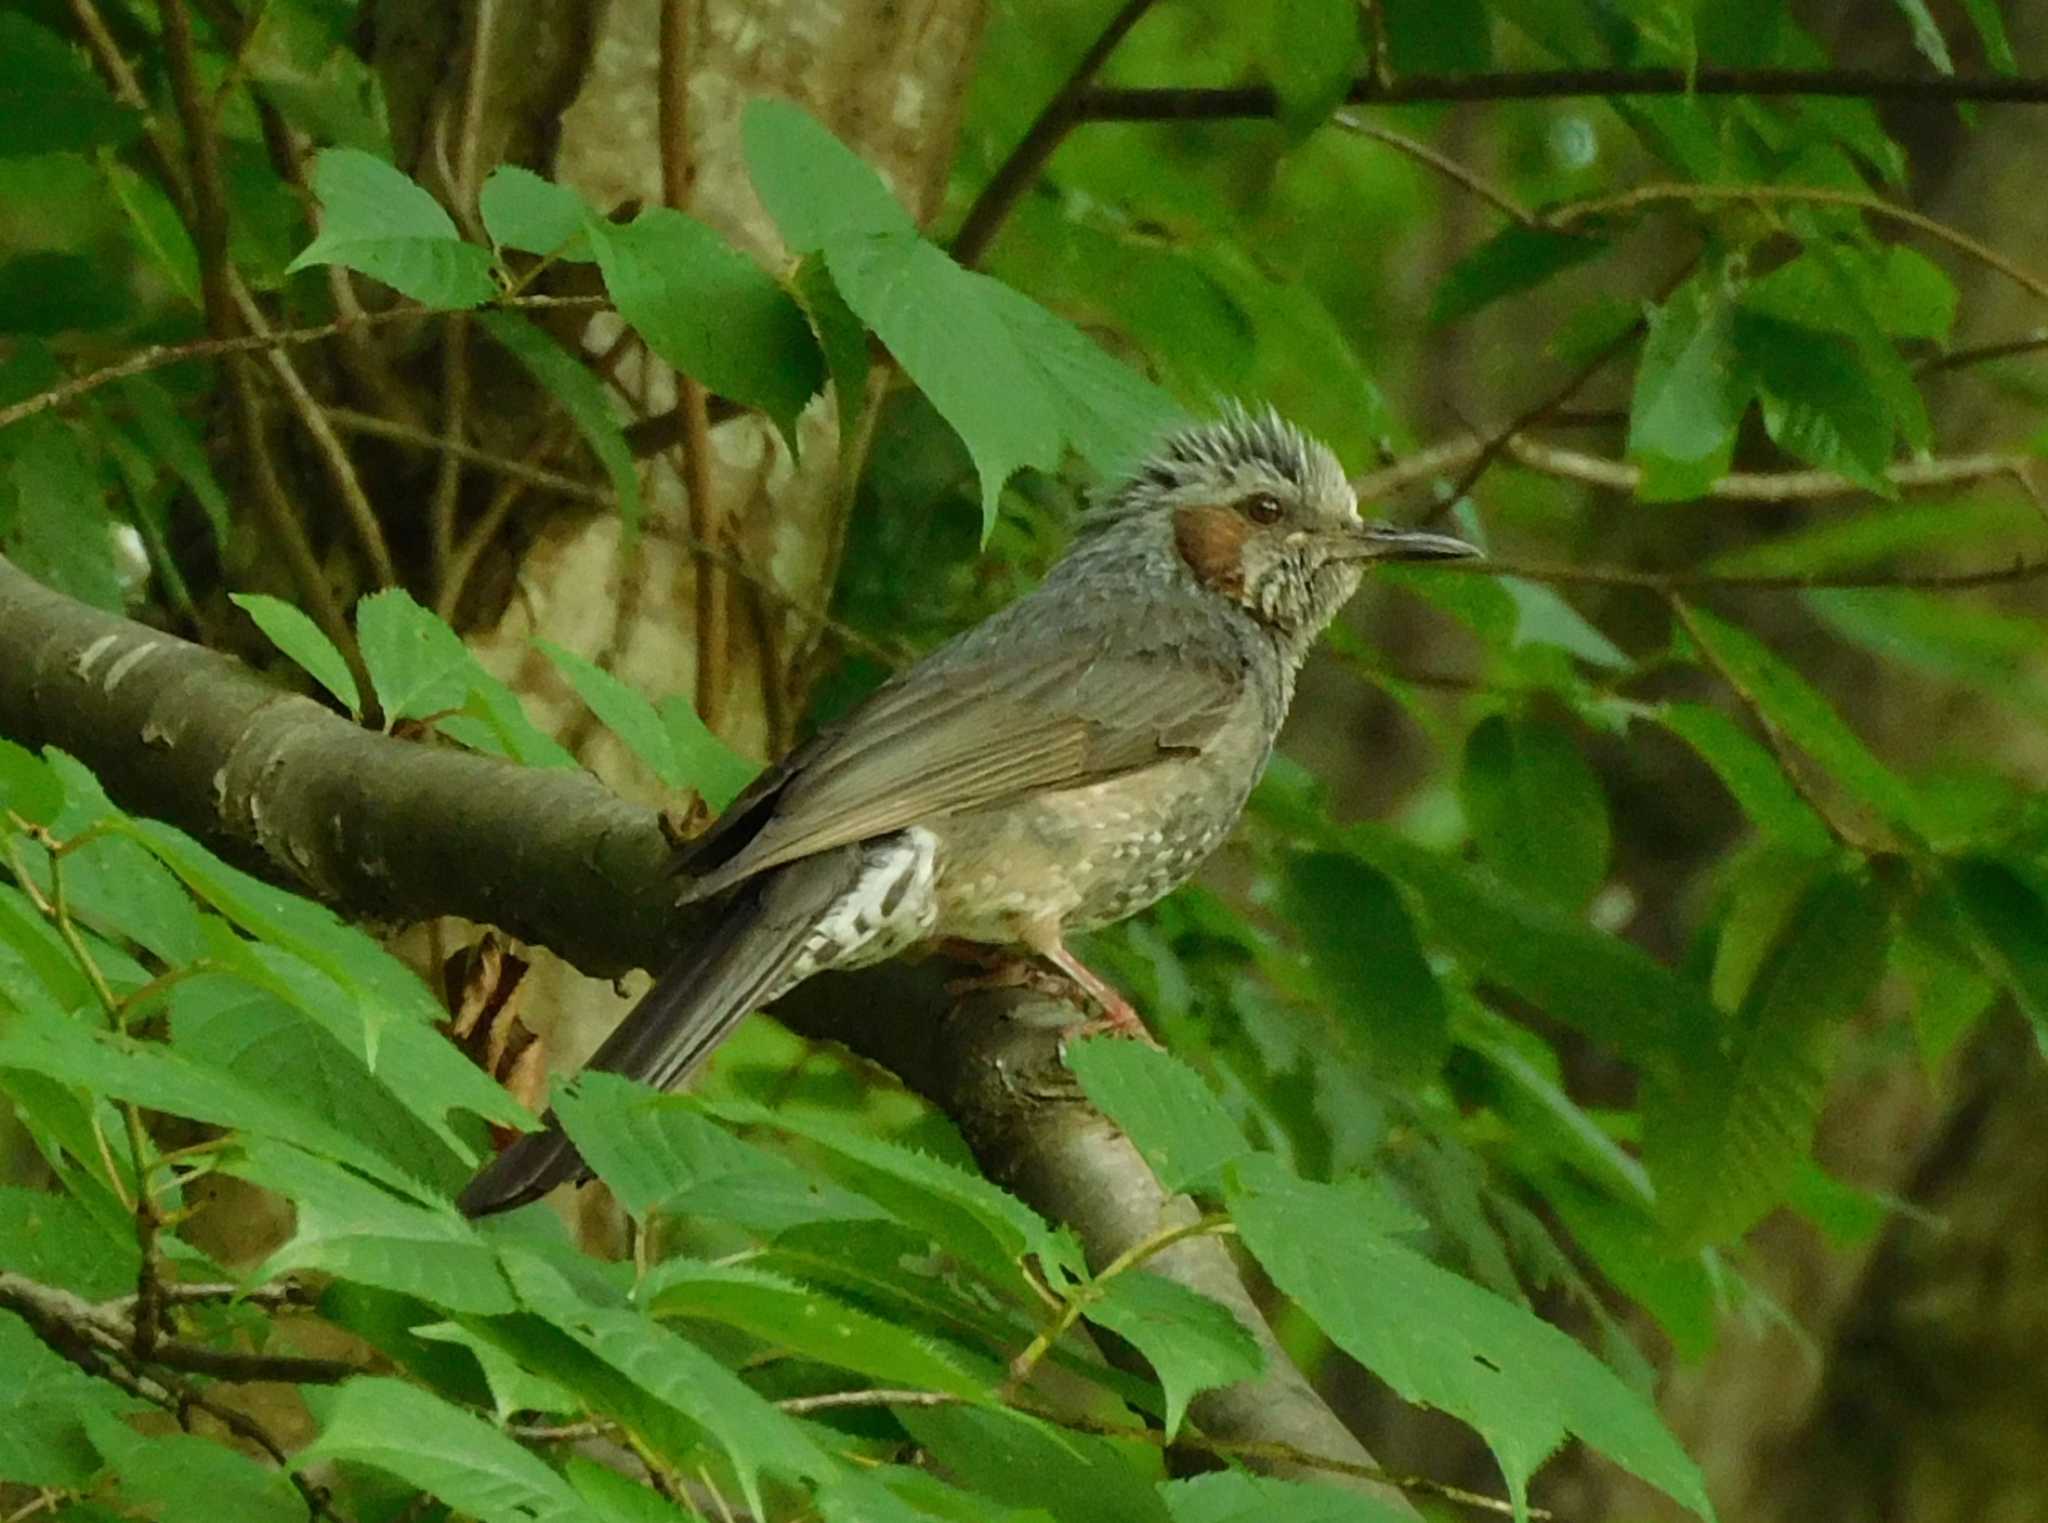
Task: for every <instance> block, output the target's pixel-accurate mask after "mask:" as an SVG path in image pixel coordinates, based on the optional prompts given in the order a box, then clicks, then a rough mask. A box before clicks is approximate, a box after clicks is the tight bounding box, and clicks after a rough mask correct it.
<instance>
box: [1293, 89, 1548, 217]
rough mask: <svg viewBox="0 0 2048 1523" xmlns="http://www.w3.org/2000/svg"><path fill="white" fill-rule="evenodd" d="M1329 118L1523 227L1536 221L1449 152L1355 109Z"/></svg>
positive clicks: (1502, 192) (1347, 130)
mask: <svg viewBox="0 0 2048 1523" xmlns="http://www.w3.org/2000/svg"><path fill="white" fill-rule="evenodd" d="M1331 120H1332V121H1334V122H1335V123H1336V124H1337V125H1338V126H1339V127H1342V128H1343V129H1344V130H1345V131H1346V132H1354V133H1356V134H1357V135H1358V136H1360V137H1364V138H1371V139H1372V140H1373V141H1374V142H1375V143H1384V144H1386V145H1387V147H1389V148H1391V149H1393V150H1394V151H1395V152H1396V153H1404V154H1406V155H1407V156H1408V157H1409V158H1411V159H1413V160H1415V162H1416V163H1418V164H1422V165H1426V166H1427V167H1428V168H1430V169H1433V170H1435V171H1436V172H1437V173H1438V174H1440V175H1442V176H1443V177H1444V178H1445V179H1447V180H1449V181H1451V182H1452V183H1453V184H1456V185H1462V186H1463V187H1464V188H1465V189H1467V190H1469V191H1471V192H1472V194H1473V195H1475V196H1477V197H1479V199H1480V200H1482V201H1484V202H1486V203H1488V204H1489V205H1490V206H1492V207H1494V208H1495V209H1496V210H1498V211H1501V212H1504V213H1505V214H1506V215H1507V216H1508V217H1509V218H1510V219H1511V220H1513V221H1515V222H1519V223H1520V224H1521V225H1522V226H1523V227H1534V226H1536V225H1537V217H1536V214H1535V213H1534V212H1532V211H1530V210H1529V208H1528V207H1526V206H1524V205H1522V203H1521V202H1519V201H1517V200H1516V199H1515V198H1514V197H1513V196H1512V195H1510V194H1509V193H1508V192H1507V191H1505V190H1503V189H1502V188H1501V187H1500V186H1498V185H1496V184H1494V183H1493V181H1491V180H1489V179H1487V178H1486V177H1485V176H1484V175H1482V174H1480V173H1479V171H1478V170H1476V169H1473V168H1472V167H1470V166H1469V165H1466V164H1460V163H1459V162H1458V161H1457V160H1456V159H1454V158H1452V157H1451V156H1450V155H1449V154H1447V153H1442V152H1439V151H1438V150H1437V149H1435V148H1432V147H1430V146H1429V144H1427V143H1425V142H1423V141H1421V140H1420V139H1419V138H1412V137H1410V136H1408V134H1407V133H1405V132H1396V131H1394V130H1393V128H1391V127H1382V126H1380V125H1378V124H1377V123H1375V122H1368V121H1366V120H1365V119H1364V118H1363V117H1361V116H1360V115H1359V114H1358V113H1357V112H1355V111H1339V112H1338V113H1337V114H1336V115H1335V116H1334V117H1332V118H1331Z"/></svg>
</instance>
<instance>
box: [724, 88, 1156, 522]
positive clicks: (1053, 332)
mask: <svg viewBox="0 0 2048 1523" xmlns="http://www.w3.org/2000/svg"><path fill="white" fill-rule="evenodd" d="M745 132H746V142H747V162H748V166H749V168H750V169H751V171H752V173H753V176H754V184H755V188H756V189H757V190H758V191H759V192H760V195H761V199H762V201H763V202H764V203H765V204H766V205H767V207H768V210H769V213H770V215H772V216H773V217H774V218H775V221H776V225H777V226H778V227H779V228H781V230H782V235H783V237H784V238H785V239H787V240H788V242H789V245H790V247H791V248H792V249H793V250H795V251H796V252H797V253H799V254H809V253H813V252H817V253H821V254H822V255H823V256H824V262H825V268H826V269H827V270H828V271H830V273H831V277H832V281H833V284H834V286H835V287H836V288H837V289H838V291H839V293H840V295H841V296H842V297H844V298H845V301H846V304H847V306H848V307H849V308H851V309H852V311H853V312H854V314H855V315H856V316H858V317H859V318H860V320H861V321H862V322H864V323H866V324H867V325H868V327H869V328H871V329H873V330H874V333H875V336H876V337H877V338H879V339H880V340H881V341H882V342H883V343H884V344H886V345H887V346H888V348H889V352H890V354H891V355H892V356H894V358H895V360H896V362H897V363H898V364H899V365H901V366H902V367H903V371H904V373H905V374H906V375H908V376H909V377H910V379H911V380H912V381H914V382H915V383H916V384H917V386H918V387H919V389H920V390H922V391H923V392H924V394H925V395H926V396H927V397H928V398H930V400H931V403H932V405H933V406H934V407H935V408H937V409H938V412H939V415H940V416H941V417H943V418H944V419H945V420H946V421H947V422H948V423H949V424H951V425H952V426H953V428H954V429H955V430H957V431H958V432H959V434H960V437H961V439H962V440H963V441H965V443H966V445H967V449H968V453H969V454H971V455H972V456H973V457H974V463H975V468H976V470H977V471H978V472H979V474H980V477H981V510H982V523H983V532H984V534H986V532H987V530H988V528H989V526H990V525H992V524H993V522H994V519H995V511H996V498H997V495H998V493H1000V491H1001V490H1002V486H1003V483H1004V482H1005V481H1007V480H1008V479H1009V478H1010V476H1011V474H1012V473H1013V472H1015V471H1016V470H1018V469H1019V468H1020V467H1023V466H1035V467H1037V468H1038V469H1040V470H1050V469H1052V468H1053V467H1055V466H1057V465H1058V464H1059V463H1060V459H1061V456H1062V455H1063V454H1064V453H1065V451H1066V450H1067V449H1069V448H1071V449H1074V450H1077V451H1079V452H1080V453H1081V454H1083V455H1085V456H1087V457H1088V459H1089V460H1090V461H1091V462H1092V463H1094V464H1095V465H1097V466H1098V467H1100V468H1108V469H1113V468H1116V467H1120V466H1122V465H1125V464H1127V463H1128V462H1129V461H1130V460H1131V459H1133V458H1134V457H1135V456H1136V455H1137V454H1138V452H1139V451H1140V450H1142V449H1143V448H1144V446H1145V445H1146V444H1147V443H1149V442H1150V440H1151V439H1152V437H1153V436H1154V435H1155V434H1156V433H1157V432H1158V431H1159V430H1160V428H1161V427H1163V426H1164V425H1165V424H1167V423H1168V422H1170V421H1171V420H1172V418H1173V416H1174V412H1175V410H1174V408H1173V405H1172V404H1171V402H1169V401H1168V400H1167V398H1165V397H1164V396H1163V395H1161V394H1160V393H1159V392H1157V391H1156V390H1155V389H1154V388H1152V387H1151V386H1150V385H1148V384H1147V383H1146V382H1144V381H1142V380H1141V379H1139V378H1138V377H1137V376H1136V375H1133V374H1132V373H1131V372H1130V371H1129V370H1127V369H1125V368H1124V367H1123V366H1121V365H1118V364H1116V363H1115V362H1113V361H1112V360H1110V359H1109V358H1108V357H1107V356H1105V355H1104V354H1103V353H1102V352H1101V350H1099V349H1098V348H1096V347H1095V345H1094V344H1092V343H1090V342H1089V341H1088V340H1087V339H1086V338H1084V337H1083V336H1082V335H1081V334H1080V333H1079V332H1078V331H1077V330H1076V329H1074V328H1073V327H1071V326H1070V325H1068V324H1067V323H1064V322H1062V321H1060V320H1059V319H1058V318H1056V317H1054V316H1053V315H1052V314H1050V313H1048V312H1046V311H1045V310H1044V309H1043V308H1041V307H1039V306H1037V305H1036V304H1035V303H1032V302H1029V301H1025V300H1023V299H1022V298H1020V297H1019V296H1018V295H1017V293H1016V292H1015V291H1013V290H1011V289H1010V288H1009V287H1007V286H1004V285H1001V284H999V283H998V282H996V281H993V280H990V279H989V278H988V277H986V276H984V275H978V274H975V273H974V272H972V271H970V270H963V269H961V268H960V267H959V266H958V265H956V264H954V263H953V261H952V260H950V259H948V258H947V257H946V255H945V254H944V253H942V252H941V251H940V250H938V249H937V248H934V247H933V246H932V245H931V244H929V243H927V242H925V241H924V239H923V238H921V237H920V236H919V235H918V231H917V227H916V225H915V224H914V223H913V222H912V221H911V220H910V217H909V215H908V214H907V213H906V212H905V211H904V210H903V208H902V207H901V206H900V205H898V204H897V202H896V200H895V198H894V197H892V196H891V195H890V194H889V192H888V191H887V190H886V189H885V188H884V187H883V185H882V182H881V180H880V179H879V178H878V177H877V176H876V175H875V174H874V172H873V171H872V170H870V169H868V168H867V166H866V165H864V164H862V163H861V162H860V160H859V159H858V158H856V157H855V156H854V155H853V154H851V153H850V152H848V150H847V149H846V148H845V147H844V146H843V145H841V144H840V143H839V142H838V141H837V140H836V139H834V138H833V137H832V135H831V134H830V133H828V132H826V131H825V130H824V128H822V127H820V126H819V125H818V124H817V122H815V121H813V120H812V119H811V118H810V117H808V116H806V115H804V114H803V112H801V111H799V110H797V109H796V108H794V107H792V106H788V105H784V104H781V103H779V102H771V101H763V102H758V103H756V104H755V105H753V106H752V107H750V108H749V109H748V111H747V115H746V122H745Z"/></svg>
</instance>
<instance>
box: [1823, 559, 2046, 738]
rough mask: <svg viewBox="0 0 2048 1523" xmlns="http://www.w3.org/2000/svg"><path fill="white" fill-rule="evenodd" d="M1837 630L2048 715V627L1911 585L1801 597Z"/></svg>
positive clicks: (1897, 660)
mask: <svg viewBox="0 0 2048 1523" xmlns="http://www.w3.org/2000/svg"><path fill="white" fill-rule="evenodd" d="M1800 601H1801V602H1802V603H1804V604H1805V605H1806V606H1807V607H1808V608H1809V609H1811V610H1812V612H1813V613H1814V614H1815V615H1816V616H1817V617H1818V618H1819V619H1820V621H1821V622H1822V623H1823V624H1825V625H1826V626H1827V627H1828V628H1829V629H1831V630H1833V631H1834V632H1835V633H1836V634H1838V635H1840V636H1841V637H1842V638H1843V639H1845V640H1847V641H1849V642H1850V643H1851V644H1853V645H1860V646H1861V647H1863V648H1864V649H1865V650H1867V651H1870V652H1871V653H1872V654H1874V655H1876V656H1877V657H1879V658H1880V659H1881V660H1883V661H1884V662H1885V663H1886V664H1887V665H1888V666H1892V667H1918V668H1919V669H1920V670H1922V671H1925V672H1929V673H1932V674H1933V675H1934V676H1936V677H1938V678H1940V679H1942V680H1943V681H1946V682H1951V683H1957V684H1961V685H1964V686H1967V687H1972V688H1975V689H1976V690H1977V691H1979V692H1981V693H1985V694H1988V695H1989V696H1991V697H1993V698H1996V699H1997V700H1999V701H2000V702H2001V703H2006V704H2009V705H2011V706H2012V708H2013V709H2014V710H2015V711H2017V712H2018V713H2020V714H2021V715H2023V716H2024V717H2026V718H2027V719H2029V720H2035V721H2037V720H2039V719H2040V718H2042V717H2044V716H2048V679H2044V677H2043V675H2042V673H2041V672H2040V670H2039V669H2038V666H2037V663H2036V661H2035V657H2036V656H2037V655H2038V654H2039V652H2040V650H2041V646H2042V642H2043V640H2044V639H2048V625H2043V624H2042V622H2041V621H2040V620H2039V619H2032V618H2028V617H2026V616H2025V615H2023V614H2016V613H2005V612H2002V611H2000V610H1999V609H1996V608H1993V607H1990V606H1988V605H1985V604H1981V603H1967V602H1964V601H1962V600H1960V599H1958V598H1956V597H1955V596H1954V595H1952V594H1951V595H1948V596H1941V595H1939V594H1936V593H1932V592H1926V591H1921V590H1918V589H1915V588H1910V587H1816V588H1813V589H1811V590H1809V591H1807V592H1804V593H1802V594H1800Z"/></svg>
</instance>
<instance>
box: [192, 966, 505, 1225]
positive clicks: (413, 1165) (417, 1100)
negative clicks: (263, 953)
mask: <svg viewBox="0 0 2048 1523" xmlns="http://www.w3.org/2000/svg"><path fill="white" fill-rule="evenodd" d="M309 971H310V970H309ZM277 988H278V986H271V987H257V986H254V985H251V984H249V983H245V982H243V981H242V980H241V979H240V978H237V977H230V976H228V975H226V974H218V973H199V974H195V975H193V976H192V977H189V978H186V979H183V980H181V981H180V982H179V983H178V985H177V986H176V987H175V988H174V989H172V990H171V992H170V995H169V1004H170V1011H171V1038H172V1045H173V1046H174V1047H175V1049H176V1050H177V1051H178V1052H180V1053H182V1054H183V1055H185V1056H187V1057H190V1058H192V1059H194V1060H195V1061H197V1062H200V1063H203V1064H205V1065H206V1066H208V1067H210V1068H214V1069H218V1070H219V1071H221V1072H223V1073H228V1074H231V1075H233V1076H234V1077H235V1078H237V1079H239V1080H241V1081H242V1082H243V1083H245V1084H247V1085H249V1086H250V1087H252V1088H254V1089H257V1090H260V1091H262V1092H264V1093H266V1094H268V1095H270V1096H272V1097H273V1098H274V1099H278V1100H282V1101H285V1102H287V1103H290V1104H295V1105H298V1106H301V1107H303V1108H304V1109H305V1110H306V1111H307V1112H308V1113H309V1114H312V1115H317V1116H325V1117H328V1118H329V1119H330V1120H331V1121H332V1123H333V1124H334V1125H335V1126H336V1127H337V1128H339V1129H341V1130H343V1131H345V1132H347V1133H349V1134H350V1135H351V1136H354V1137H359V1138H361V1139H362V1140H363V1142H364V1143H366V1144H367V1145H368V1146H370V1147H372V1148H375V1149H376V1150H377V1151H378V1152H379V1153H381V1154H382V1155H383V1156H385V1157H387V1158H396V1159H403V1160H404V1161H405V1164H406V1166H407V1168H409V1169H410V1170H412V1171H413V1172H414V1173H416V1174H418V1175H419V1176H420V1177H421V1178H423V1179H425V1180H427V1181H428V1182H429V1183H434V1184H441V1185H444V1186H446V1187H447V1188H449V1189H453V1188H455V1187H456V1186H457V1185H459V1184H460V1183H461V1182H462V1181H463V1180H464V1179H465V1178H467V1177H468V1174H469V1165H470V1161H471V1160H470V1154H469V1150H468V1149H467V1148H465V1147H463V1146H462V1144H461V1143H460V1141H459V1140H458V1139H457V1138H456V1137H455V1136H454V1135H453V1134H452V1133H450V1132H449V1130H448V1128H447V1126H446V1122H445V1115H444V1113H445V1111H446V1110H447V1109H448V1108H450V1106H451V1105H453V1104H456V1103H460V1102H459V1101H457V1100H454V1099H453V1098H451V1097H450V1095H449V1094H448V1092H447V1089H446V1086H445V1085H444V1084H443V1083H441V1082H438V1081H439V1080H440V1078H441V1070H442V1065H439V1064H436V1063H433V1062H428V1063H419V1062H415V1063H414V1064H413V1065H412V1066H411V1067H410V1068H408V1067H406V1066H405V1065H404V1064H403V1063H402V1062H401V1061H400V1060H401V1059H402V1058H404V1057H406V1056H416V1053H414V1052H412V1051H410V1050H408V1049H409V1048H410V1046H411V1044H407V1043H404V1042H393V1041H386V1042H383V1043H381V1044H380V1046H379V1051H378V1059H379V1062H380V1064H381V1066H382V1068H383V1070H384V1073H383V1076H382V1077H381V1078H380V1077H379V1076H378V1075H377V1074H376V1073H375V1072H374V1071H373V1070H372V1069H371V1068H370V1067H369V1065H368V1064H367V1063H365V1062H364V1060H363V1055H362V1053H361V1051H360V1050H359V1049H360V1042H358V1043H357V1044H356V1045H355V1046H351V1044H350V1043H349V1042H348V1041H347V1040H346V1039H345V1038H344V1037H342V1036H338V1035H336V1034H335V1033H334V1032H333V1031H331V1030H328V1029H326V1024H327V1023H326V1022H323V1021H322V1020H320V1019H319V1018H318V1017H317V1016H316V1017H315V1018H314V1019H310V1020H309V1019H308V1018H307V1017H306V1015H305V1014H304V1013H303V1007H298V1006H295V1005H293V1004H292V1003H289V1002H288V1001H287V999H286V998H285V997H283V996H282V995H281V994H280V993H279V992H277ZM322 1003H328V1002H324V1001H323V1002H322ZM352 1016H353V1011H348V1012H347V1013H346V1015H345V1016H344V1020H348V1018H349V1017H352ZM350 1023H351V1024H353V1023H354V1022H352V1021H351V1022H350ZM426 1035H427V1036H428V1038H429V1039H430V1040H432V1041H435V1042H438V1043H440V1045H441V1046H442V1047H443V1048H447V1049H448V1050H449V1051H450V1052H451V1053H452V1052H453V1049H452V1048H448V1044H447V1043H446V1042H445V1041H443V1040H442V1039H441V1038H440V1036H439V1035H438V1034H434V1033H427V1034H426ZM458 1061H460V1060H459V1059H458ZM465 1066H469V1065H466V1064H465ZM471 1072H476V1070H475V1069H474V1068H473V1067H472V1068H471ZM394 1076H396V1082H394ZM486 1082H488V1081H486ZM462 1098H463V1099H465V1100H468V1101H469V1102H470V1103H472V1104H473V1103H476V1097H475V1096H474V1095H473V1093H471V1092H470V1091H469V1089H468V1088H467V1087H465V1090H464V1093H463V1096H462Z"/></svg>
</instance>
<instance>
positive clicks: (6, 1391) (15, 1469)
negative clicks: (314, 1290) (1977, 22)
mask: <svg viewBox="0 0 2048 1523" xmlns="http://www.w3.org/2000/svg"><path fill="white" fill-rule="evenodd" d="M0 19H4V18H0ZM141 1407H142V1403H141V1402H140V1401H138V1400H135V1399H134V1398H132V1397H128V1396H123V1395H122V1394H121V1393H120V1392H119V1391H117V1390H116V1389H115V1388H114V1387H113V1386H112V1385H110V1384H108V1383H107V1382H106V1381H103V1380H94V1379H92V1378H91V1377H90V1376H88V1375H86V1374H85V1373H83V1372H82V1371H81V1370H80V1369H79V1368H78V1366H77V1365H75V1364H73V1363H71V1361H70V1360H68V1359H66V1358H64V1357H63V1355H61V1354H58V1353H55V1352H54V1351H52V1350H51V1349H50V1348H49V1347H48V1346H47V1345H46V1344H45V1343H44V1342H43V1341H42V1340H41V1339H40V1338H38V1337H37V1336H36V1335H35V1334H34V1333H33V1332H31V1331H30V1330H29V1326H28V1324H27V1323H25V1322H23V1321H22V1320H21V1319H20V1318H19V1317H17V1316H15V1315H14V1313H12V1312H0V1481H6V1482H11V1483H13V1484H15V1485H18V1486H54V1487H62V1488H83V1487H84V1486H85V1485H86V1484H87V1483H88V1482H89V1481H91V1479H92V1477H93V1474H94V1472H95V1471H97V1470H99V1469H100V1458H99V1454H98V1452H97V1451H96V1450H95V1449H94V1448H93V1445H92V1443H91V1441H90V1440H89V1439H88V1438H87V1436H86V1432H85V1422H86V1420H87V1418H88V1417H89V1416H97V1415H105V1416H109V1417H111V1416H114V1415H117V1414H122V1413H127V1412H133V1411H136V1410H139V1409H140V1408H141Z"/></svg>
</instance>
